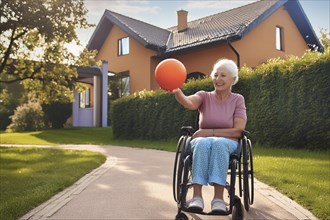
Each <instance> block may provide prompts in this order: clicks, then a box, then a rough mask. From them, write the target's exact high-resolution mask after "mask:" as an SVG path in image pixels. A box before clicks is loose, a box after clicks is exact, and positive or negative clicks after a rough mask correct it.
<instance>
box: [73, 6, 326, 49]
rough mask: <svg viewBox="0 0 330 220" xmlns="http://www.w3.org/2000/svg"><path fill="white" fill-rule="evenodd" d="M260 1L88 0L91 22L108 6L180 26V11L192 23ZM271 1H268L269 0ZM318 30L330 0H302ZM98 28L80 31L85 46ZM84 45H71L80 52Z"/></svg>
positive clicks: (157, 23) (164, 25)
mask: <svg viewBox="0 0 330 220" xmlns="http://www.w3.org/2000/svg"><path fill="white" fill-rule="evenodd" d="M255 1H256V0H214V1H197V0H138V1H137V0H84V2H85V5H86V7H87V9H88V11H89V12H88V14H87V16H88V18H87V19H88V22H89V23H91V24H95V25H97V24H98V22H99V21H100V19H101V17H102V15H103V13H104V11H105V9H108V10H111V11H114V12H117V13H120V14H123V15H126V16H128V17H131V18H134V19H137V20H140V21H144V22H146V23H149V24H152V25H155V26H157V27H161V28H165V29H166V28H169V27H173V26H176V25H177V11H178V10H180V9H183V10H186V11H188V22H189V21H193V20H196V19H199V18H202V17H206V16H209V15H212V14H217V13H220V12H223V11H227V10H229V9H232V8H236V7H240V6H242V5H247V4H249V3H252V2H255ZM267 1H268V0H267ZM299 2H300V4H301V6H302V8H303V10H304V12H305V14H306V16H307V18H308V19H309V21H310V23H311V25H312V27H313V29H314V31H315V33H316V34H317V35H318V36H319V35H320V29H321V28H322V29H326V30H327V32H328V33H329V31H330V18H329V14H330V0H299ZM94 30H95V27H93V28H89V29H84V30H78V31H77V34H78V38H79V40H80V41H81V44H82V45H83V47H85V46H86V45H87V44H88V41H89V39H90V38H91V36H92V34H93V32H94ZM83 47H73V46H70V49H71V50H72V51H75V52H76V53H77V52H78V51H81V50H82V48H83Z"/></svg>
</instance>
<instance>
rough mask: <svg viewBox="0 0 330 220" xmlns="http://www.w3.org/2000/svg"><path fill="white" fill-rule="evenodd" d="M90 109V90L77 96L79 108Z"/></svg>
mask: <svg viewBox="0 0 330 220" xmlns="http://www.w3.org/2000/svg"><path fill="white" fill-rule="evenodd" d="M89 107H91V102H90V88H88V89H86V90H85V91H84V92H82V93H80V94H79V108H89Z"/></svg>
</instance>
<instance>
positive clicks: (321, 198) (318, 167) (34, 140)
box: [0, 128, 330, 219]
mask: <svg viewBox="0 0 330 220" xmlns="http://www.w3.org/2000/svg"><path fill="white" fill-rule="evenodd" d="M0 135H1V137H0V143H2V144H49V145H60V144H99V145H117V146H131V147H143V148H153V149H160V150H166V151H175V150H176V140H169V141H147V140H119V139H114V138H113V137H112V130H111V129H110V128H75V129H62V130H46V131H40V132H26V133H1V134H0ZM59 137H60V138H59ZM253 154H254V160H253V161H254V173H255V176H256V178H257V179H259V180H261V181H262V182H265V183H266V184H269V185H271V186H273V187H275V188H276V189H277V190H278V191H280V192H282V193H284V194H286V195H287V196H288V197H290V198H292V199H293V200H295V201H297V202H298V203H299V204H301V205H302V206H304V207H305V208H307V209H308V210H310V211H311V212H312V213H313V214H314V215H315V216H317V217H318V218H320V219H329V216H330V210H329V209H330V208H329V207H330V159H329V151H322V152H311V151H307V150H294V149H284V148H283V149H278V148H271V147H261V146H254V149H253Z"/></svg>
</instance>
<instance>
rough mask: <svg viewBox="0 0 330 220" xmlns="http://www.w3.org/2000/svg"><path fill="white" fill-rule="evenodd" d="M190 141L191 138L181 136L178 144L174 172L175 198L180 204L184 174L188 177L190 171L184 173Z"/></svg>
mask: <svg viewBox="0 0 330 220" xmlns="http://www.w3.org/2000/svg"><path fill="white" fill-rule="evenodd" d="M190 139H191V137H189V136H181V138H180V139H179V141H178V144H177V150H176V155H175V161H174V170H173V197H174V200H175V201H176V202H177V203H178V204H179V203H181V201H182V200H181V197H182V193H183V192H182V190H183V189H184V187H183V181H184V179H185V177H184V174H185V173H187V174H186V175H188V171H186V172H184V168H185V164H184V160H185V158H186V156H187V144H189V142H190ZM187 169H188V168H187ZM186 184H187V183H186Z"/></svg>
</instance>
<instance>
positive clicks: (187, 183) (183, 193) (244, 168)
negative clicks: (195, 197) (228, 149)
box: [173, 126, 254, 220]
mask: <svg viewBox="0 0 330 220" xmlns="http://www.w3.org/2000/svg"><path fill="white" fill-rule="evenodd" d="M181 131H182V132H183V135H182V136H181V137H180V139H179V141H178V144H177V150H176V154H175V161H174V170H173V197H174V200H175V201H176V202H177V207H178V213H177V215H176V217H175V219H176V220H188V217H187V215H186V214H185V213H195V214H201V215H222V216H224V215H230V214H232V219H233V220H241V219H244V208H245V210H246V211H249V209H250V206H251V205H252V204H253V200H254V175H253V161H252V144H251V141H250V139H248V137H247V136H248V134H249V132H247V131H243V132H242V135H241V138H240V141H239V145H238V147H237V151H236V152H235V153H233V154H231V155H230V159H229V168H228V175H230V178H229V180H230V181H229V182H228V181H227V183H226V186H225V189H226V190H227V192H228V199H229V208H228V209H227V211H226V212H216V213H214V212H204V211H200V212H199V211H192V210H189V209H188V208H187V206H188V203H187V200H186V197H187V193H188V190H189V189H190V188H192V183H191V169H192V151H191V146H190V141H191V139H192V137H191V136H192V134H193V133H194V129H193V128H192V127H191V126H185V127H182V128H181ZM236 177H238V188H239V189H238V191H239V196H238V195H236V194H235V192H236V189H235V183H236ZM241 197H243V201H244V208H243V204H242V202H241V199H240V198H241ZM184 212H185V213H184Z"/></svg>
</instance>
